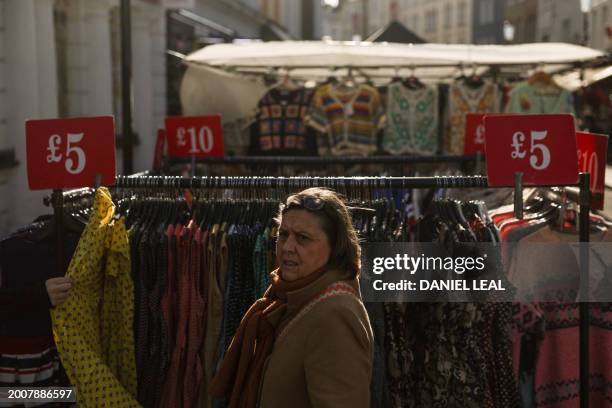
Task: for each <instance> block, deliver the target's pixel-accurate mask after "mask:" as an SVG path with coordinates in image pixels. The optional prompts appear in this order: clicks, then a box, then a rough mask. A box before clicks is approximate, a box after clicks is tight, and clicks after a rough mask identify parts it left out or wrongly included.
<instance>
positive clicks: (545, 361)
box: [509, 224, 612, 408]
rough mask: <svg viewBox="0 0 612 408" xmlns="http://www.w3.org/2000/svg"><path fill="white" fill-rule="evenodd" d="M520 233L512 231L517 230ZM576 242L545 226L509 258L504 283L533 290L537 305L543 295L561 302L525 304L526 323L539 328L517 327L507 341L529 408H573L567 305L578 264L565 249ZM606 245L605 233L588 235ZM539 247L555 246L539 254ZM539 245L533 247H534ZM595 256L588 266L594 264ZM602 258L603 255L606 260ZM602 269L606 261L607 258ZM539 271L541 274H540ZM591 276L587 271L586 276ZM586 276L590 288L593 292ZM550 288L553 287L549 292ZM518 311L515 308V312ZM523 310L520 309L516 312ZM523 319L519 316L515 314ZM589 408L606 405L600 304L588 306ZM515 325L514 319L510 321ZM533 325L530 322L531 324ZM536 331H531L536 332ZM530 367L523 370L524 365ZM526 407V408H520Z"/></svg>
mask: <svg viewBox="0 0 612 408" xmlns="http://www.w3.org/2000/svg"><path fill="white" fill-rule="evenodd" d="M521 228H523V227H522V226H520V225H519V226H518V227H516V229H517V230H520V229H521ZM577 241H578V236H577V235H576V234H571V233H563V232H560V231H557V230H555V229H554V228H553V227H552V226H551V225H549V224H546V225H544V226H540V228H538V229H537V230H536V231H535V232H531V233H528V234H527V235H524V236H522V237H521V239H520V241H519V243H518V244H517V245H516V247H515V249H514V251H513V252H512V255H511V259H510V267H509V278H510V279H511V280H512V281H513V282H520V283H517V285H519V284H520V286H521V287H530V288H534V290H535V291H536V292H535V296H536V298H537V299H543V298H544V297H546V296H547V294H551V295H553V298H555V299H557V298H560V299H566V301H560V302H559V301H557V302H537V303H534V304H528V306H529V309H530V310H528V311H527V313H529V312H532V311H533V310H535V311H537V313H533V312H532V313H531V315H529V318H530V319H534V317H537V320H539V321H541V322H542V323H541V324H537V326H535V327H533V325H531V327H529V326H528V327H527V328H526V329H525V328H523V327H522V326H518V327H517V328H516V330H514V332H515V337H514V338H513V342H514V349H515V355H516V354H518V357H515V370H517V367H516V360H519V367H518V375H519V378H521V379H522V389H523V395H524V396H523V402H524V404H529V403H532V404H533V405H530V406H534V407H561V408H566V407H568V408H569V407H571V408H577V407H578V406H579V358H578V347H577V345H578V344H579V327H578V326H579V321H580V318H579V304H578V303H575V302H568V301H567V299H571V298H572V297H575V295H576V293H578V287H579V277H580V267H579V260H578V258H577V256H576V254H575V252H574V251H573V250H572V248H571V246H570V245H569V243H571V242H577ZM609 241H612V234H610V233H609V232H607V231H606V232H602V233H592V234H591V238H590V242H609ZM542 243H555V244H556V245H554V246H552V245H551V246H547V247H546V253H543V251H542V246H541V245H542ZM538 244H539V245H538ZM596 255H597V254H595V255H594V256H593V258H594V259H593V260H592V261H591V262H592V263H593V264H595V263H596V261H597V259H596ZM606 255H607V254H606ZM607 262H608V263H612V259H610V257H608V259H607ZM543 271H544V272H543ZM591 272H593V270H591ZM593 275H594V273H591V283H590V285H589V286H590V288H591V289H592V290H594V289H596V288H597V283H596V282H594V281H593V278H595V276H593ZM551 282H554V286H551ZM515 307H518V306H515ZM524 308H525V306H522V307H521V309H522V311H523V310H525V309H524ZM519 313H524V312H519ZM589 313H590V342H591V349H590V350H591V351H590V353H589V356H590V362H589V364H590V373H589V375H590V378H591V389H590V393H589V401H590V405H591V406H594V407H599V406H602V407H603V406H608V405H610V403H611V402H612V351H611V348H610V344H612V309H611V308H610V307H609V304H606V303H590V304H589ZM515 320H518V321H519V322H520V319H516V318H515ZM534 320H535V319H534ZM536 329H537V330H536ZM525 332H527V333H525ZM529 360H531V361H533V364H530V365H528V366H526V365H525V362H527V361H529ZM526 406H527V405H526Z"/></svg>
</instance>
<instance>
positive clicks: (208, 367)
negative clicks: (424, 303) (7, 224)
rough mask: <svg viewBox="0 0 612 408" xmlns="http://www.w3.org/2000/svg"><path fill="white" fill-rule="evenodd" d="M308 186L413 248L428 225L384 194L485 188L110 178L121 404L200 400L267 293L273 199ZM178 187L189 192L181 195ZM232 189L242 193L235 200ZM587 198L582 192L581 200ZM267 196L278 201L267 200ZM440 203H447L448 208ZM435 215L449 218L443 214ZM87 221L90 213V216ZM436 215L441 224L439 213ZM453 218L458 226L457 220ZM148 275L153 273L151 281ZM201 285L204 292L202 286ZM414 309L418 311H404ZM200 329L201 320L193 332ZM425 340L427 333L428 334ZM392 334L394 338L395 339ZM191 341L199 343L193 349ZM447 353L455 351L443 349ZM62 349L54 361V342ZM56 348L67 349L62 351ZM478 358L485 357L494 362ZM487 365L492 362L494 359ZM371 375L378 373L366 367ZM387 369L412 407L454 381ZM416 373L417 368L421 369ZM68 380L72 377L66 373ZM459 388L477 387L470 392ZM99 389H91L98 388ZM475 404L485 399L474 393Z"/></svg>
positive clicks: (453, 180) (460, 182) (408, 182)
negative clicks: (119, 268)
mask: <svg viewBox="0 0 612 408" xmlns="http://www.w3.org/2000/svg"><path fill="white" fill-rule="evenodd" d="M585 179H586V180H587V181H586V182H585ZM580 182H581V184H580V187H581V189H582V191H583V196H582V198H583V199H585V198H586V197H587V195H585V194H588V177H585V175H581V178H580ZM585 183H586V184H585ZM309 186H326V187H329V188H333V189H337V190H339V191H341V192H344V193H345V194H346V195H347V196H348V197H351V198H353V199H356V200H357V202H359V203H361V204H363V203H368V204H369V206H370V207H371V208H373V209H374V210H375V214H376V217H375V219H374V218H372V215H371V214H370V213H365V214H357V215H356V216H354V220H355V223H356V227H357V229H358V230H359V231H360V232H361V233H362V235H363V236H364V237H367V239H368V240H371V241H376V240H378V241H380V240H383V241H385V240H386V241H388V240H401V239H406V238H407V237H409V236H412V238H411V239H413V240H419V239H421V240H422V239H428V238H429V239H431V238H432V236H427V234H426V235H423V231H431V228H421V229H420V230H419V228H417V225H419V223H417V222H416V219H415V218H414V217H413V218H411V217H410V216H406V215H407V214H408V213H409V210H408V209H410V208H414V202H412V201H411V200H408V199H406V197H405V196H402V195H401V194H400V195H399V196H398V195H395V196H394V195H390V196H386V197H385V191H387V192H388V191H391V190H399V191H401V192H406V191H409V190H412V189H462V188H473V187H476V188H484V187H487V180H486V178H485V177H481V176H468V177H358V178H350V177H202V178H200V177H198V178H183V177H122V176H119V177H117V180H116V184H115V186H114V188H115V190H114V195H115V196H116V197H115V198H116V205H114V204H112V201H110V197H105V199H104V201H105V202H106V204H105V205H104V206H100V204H98V205H97V206H96V205H95V206H94V210H96V211H101V213H100V214H102V215H100V216H99V217H98V218H97V220H98V221H100V220H102V219H104V220H105V221H104V222H106V223H108V224H107V226H108V227H109V228H111V230H112V231H113V233H112V234H111V236H112V237H115V234H117V231H119V233H120V235H121V234H126V231H127V229H126V228H125V227H129V228H130V230H131V231H132V234H133V235H131V236H130V239H129V244H127V245H129V248H130V249H128V250H126V249H125V248H123V249H121V250H120V251H119V252H121V253H123V254H124V255H123V256H124V259H123V261H124V262H125V261H126V259H130V261H129V264H130V266H131V267H129V268H127V269H128V270H131V276H132V282H133V290H132V292H131V293H132V295H131V296H129V295H127V294H126V293H125V292H122V293H123V296H122V299H123V301H127V303H123V304H122V303H121V302H120V301H119V300H117V302H118V303H114V304H115V307H118V306H117V305H118V304H122V305H123V306H122V307H125V308H127V309H126V310H130V308H129V304H130V303H131V304H132V305H133V309H131V310H132V311H133V312H132V313H133V314H132V315H130V316H133V329H134V330H133V332H132V340H131V341H127V343H126V344H128V345H129V344H134V345H135V346H134V349H135V350H136V352H135V361H134V362H133V367H134V370H133V372H134V376H133V377H131V379H127V378H123V382H121V381H120V383H121V384H123V385H124V387H123V388H122V389H123V390H126V389H127V390H131V392H127V394H125V393H119V395H121V396H122V398H126V400H127V401H132V402H133V403H134V404H136V403H139V404H142V405H144V406H170V405H168V404H170V402H169V401H172V400H174V399H177V400H181V399H182V401H183V402H184V403H185V404H186V406H188V405H189V401H193V400H194V399H195V400H199V401H200V402H202V401H203V402H202V403H206V402H207V398H208V397H207V395H206V393H205V392H203V389H202V388H201V387H198V382H202V381H204V383H206V380H208V379H209V378H211V376H212V373H214V369H215V367H214V364H211V361H215V357H216V361H218V359H219V358H220V356H222V354H223V352H224V349H225V347H227V345H228V342H229V340H230V339H231V335H232V334H233V330H235V328H236V327H237V324H238V323H239V319H240V317H241V315H242V313H243V312H244V310H246V308H248V306H249V304H250V302H252V301H253V300H255V299H256V298H257V297H258V296H259V295H261V293H262V291H263V290H264V289H265V287H266V286H267V281H266V276H267V271H269V270H270V267H271V265H272V259H271V251H272V247H273V239H274V227H273V225H271V224H269V223H268V222H267V221H266V220H270V219H271V218H272V216H273V214H274V212H275V209H276V205H277V204H278V201H279V200H280V198H281V195H284V194H287V193H289V192H291V191H295V190H296V189H301V188H306V187H309ZM185 189H187V190H188V191H189V192H188V193H186V192H185ZM585 189H586V190H585ZM231 191H242V192H243V193H242V194H240V195H238V196H232V194H231ZM585 191H586V192H587V193H584V192H585ZM271 192H276V193H275V194H272V195H271ZM245 194H246V195H245ZM433 195H434V194H433V193H432V196H433ZM275 197H276V198H275ZM582 204H583V205H581V210H580V222H579V226H580V232H581V240H584V241H587V240H588V237H589V229H588V228H589V222H590V220H589V217H588V200H586V201H584V202H583V203H582ZM449 205H450V207H453V206H455V204H449ZM424 207H426V206H424ZM446 207H447V208H448V206H446ZM436 208H444V205H438V207H436ZM464 208H466V214H467V213H469V214H472V215H477V214H480V215H479V218H480V219H481V220H486V214H483V213H482V211H480V212H479V210H478V209H477V208H471V209H469V208H470V206H469V205H466V206H465V207H464ZM111 209H112V210H111ZM397 209H401V210H402V211H400V214H401V216H399V217H398V216H397V212H396V211H395V210H397ZM443 212H444V213H446V214H448V209H447V210H443ZM390 214H395V215H390ZM585 214H586V217H585ZM92 216H94V217H95V213H94V215H92ZM117 217H120V218H117ZM437 219H438V220H439V217H438V218H437ZM445 219H446V221H445V222H447V223H448V222H451V219H449V218H445ZM119 220H123V221H122V222H119ZM474 220H475V218H474ZM90 222H91V220H90ZM452 222H456V219H455V221H452ZM122 223H125V224H123V225H122ZM485 224H486V223H485ZM97 225H100V224H97ZM117 225H118V226H117ZM383 225H384V227H383V228H381V226H383ZM420 225H421V226H423V225H424V224H422V223H421V224H420ZM479 225H480V224H479V223H477V222H476V223H475V224H473V226H469V228H470V230H471V231H473V232H474V231H477V230H478V229H482V228H483V226H482V225H480V226H479ZM474 228H476V229H474ZM585 229H586V231H585ZM109 231H110V230H109ZM430 235H431V234H430ZM126 236H127V235H126ZM126 241H128V239H127V238H125V239H120V240H119V242H126ZM108 242H109V241H107V244H108V245H111V244H112V242H114V240H111V242H110V243H108ZM124 245H125V244H124ZM230 248H231V249H230ZM230 251H231V255H232V256H231V257H230V256H229V254H230ZM128 253H129V254H128ZM198 254H199V255H198ZM581 256H584V257H588V253H584V254H582V253H581ZM125 265H126V266H127V264H125ZM170 265H172V266H170ZM245 265H247V266H246V268H247V269H246V272H245V271H242V272H243V273H240V272H238V271H239V270H241V268H244V267H245ZM221 270H225V271H227V272H228V274H227V275H226V276H223V277H222V275H220V274H219V273H218V272H219V271H221ZM152 271H157V272H156V273H152ZM232 271H233V272H232ZM124 280H125V279H124ZM205 281H207V282H208V285H206V284H205V283H204V282H205ZM211 282H212V283H211ZM178 294H180V296H179V295H178ZM223 299H227V302H223ZM130 300H131V301H130ZM219 300H221V302H220V303H219ZM394 307H396V306H392V307H391V309H389V310H386V311H383V313H386V316H387V319H391V320H390V321H388V322H387V323H385V322H384V318H383V319H382V321H383V327H384V326H385V325H386V326H387V327H392V328H393V327H395V328H396V329H395V331H393V330H391V332H392V335H391V337H389V336H385V335H384V334H383V335H382V336H379V337H378V338H379V339H385V340H384V341H385V342H388V344H383V345H382V347H384V346H385V345H386V346H387V350H391V353H394V354H393V355H395V356H396V358H395V359H391V361H395V362H396V363H398V364H400V365H401V363H400V361H403V360H402V359H400V358H398V357H401V358H404V357H405V356H406V354H405V352H406V350H405V348H403V347H405V344H406V342H405V341H406V339H405V337H402V336H405V335H406V333H405V332H402V330H399V328H400V327H403V323H402V316H406V310H393V308H394ZM440 307H441V306H440ZM368 308H369V310H370V311H371V313H372V314H371V316H375V315H376V314H377V313H378V314H379V318H373V319H372V320H373V324H375V322H378V323H379V329H380V322H381V319H380V312H381V311H380V309H378V310H376V307H372V305H369V306H368ZM434 309H435V310H434ZM411 312H413V313H414V312H418V311H415V310H411ZM421 312H425V311H424V310H421ZM428 312H429V313H430V315H431V316H436V315H439V314H440V313H445V312H449V313H451V314H452V313H455V314H457V313H466V310H460V309H456V310H455V309H453V308H452V307H451V308H449V309H448V310H442V309H436V308H435V307H433V308H432V309H431V310H429V311H428ZM472 312H474V310H472ZM480 312H483V313H485V315H486V313H489V315H487V316H498V317H499V316H504V317H505V318H506V319H507V318H508V311H507V310H503V308H501V307H499V308H492V309H487V310H486V311H485V310H482V311H480ZM588 312H589V311H588V309H584V310H583V308H582V307H581V316H580V317H581V320H580V321H581V325H582V322H583V321H584V320H586V321H587V322H588ZM397 319H399V320H397ZM201 322H206V323H205V325H204V326H202V325H201V324H200V323H201ZM126 324H127V323H126V322H123V326H124V327H127V326H126ZM424 327H427V326H424ZM431 327H435V326H431ZM587 328H588V323H587ZM416 329H418V327H417V328H416ZM383 330H384V329H383ZM397 330H399V332H398V331H397ZM128 331H129V330H127V329H125V330H123V335H124V336H129V334H128V333H127V332H128ZM107 333H110V332H107ZM431 335H432V336H433V335H434V334H433V332H432V333H431ZM109 336H110V339H104V342H105V343H107V344H106V345H103V346H104V347H110V345H111V344H113V342H114V341H115V342H116V340H111V339H112V338H113V334H112V333H110V334H109ZM393 336H396V340H393V338H394V337H393ZM398 336H399V337H398ZM397 338H399V339H400V340H399V343H398V340H397ZM433 339H434V338H432V341H433ZM585 339H588V330H587V331H586V332H585V331H584V330H583V328H582V327H581V334H580V351H581V356H584V355H587V356H588V343H587V342H586V341H585ZM124 340H125V339H124ZM98 341H102V339H98ZM381 341H382V340H381ZM60 344H61V342H60ZM194 344H195V345H200V346H199V347H194ZM408 344H409V343H408ZM446 346H450V347H454V346H453V345H448V344H447V345H446ZM59 347H60V353H61V346H59ZM397 347H399V348H397ZM65 352H67V353H70V351H66V350H65ZM411 352H412V353H417V355H418V353H419V351H418V350H416V349H413V350H411ZM585 353H586V354H585ZM109 355H110V354H109ZM211 356H214V357H211ZM487 356H488V357H491V358H493V357H494V356H493V355H492V354H490V355H487ZM485 357H486V356H484V355H483V356H482V358H483V359H482V360H481V362H484V361H486V360H487V358H485ZM376 360H377V361H378V362H379V363H380V361H381V356H380V355H379V357H378V359H376ZM417 360H418V359H417ZM419 361H422V360H419ZM441 361H442V360H441ZM491 361H494V358H493V360H491ZM583 363H584V364H588V360H585V359H584V358H581V380H582V376H583V375H585V371H584V367H583ZM500 364H501V365H500V367H503V366H504V364H506V365H507V364H508V360H506V361H505V362H502V363H500ZM103 365H104V364H103ZM121 367H125V365H121V364H119V363H118V362H117V361H115V362H114V366H111V372H114V373H119V372H120V371H121ZM399 367H400V368H401V366H399ZM418 367H419V366H418V364H417V365H413V366H412V368H411V369H413V370H414V369H418ZM404 368H405V367H404ZM71 369H72V370H77V371H76V372H78V370H80V369H84V368H83V367H78V366H73V367H71ZM376 369H377V368H376V367H375V371H376ZM378 369H380V367H379V368H378ZM387 369H388V370H391V371H393V370H395V371H393V372H394V373H395V376H392V377H391V381H392V382H393V381H395V382H394V383H393V384H390V385H389V384H387V389H392V390H394V392H395V395H396V398H397V396H398V395H407V393H408V395H410V394H409V393H410V392H412V393H414V392H417V391H415V390H417V389H422V390H424V391H423V392H421V391H418V395H417V394H413V395H417V396H418V398H419V401H421V402H423V403H427V402H426V401H428V400H427V398H432V397H431V395H434V394H436V393H439V392H443V391H444V390H445V389H446V390H447V391H448V390H450V389H452V386H451V383H452V381H451V380H450V379H448V377H446V378H447V379H448V381H450V382H447V384H446V386H445V387H446V388H444V387H442V389H431V388H428V387H427V386H426V385H427V384H426V383H423V384H421V386H419V387H417V388H412V389H406V381H405V380H401V378H403V377H402V374H401V373H402V371H401V370H400V371H397V369H398V366H394V367H388V368H387ZM420 369H425V367H423V366H421V367H420ZM465 369H466V370H472V371H470V372H472V373H473V372H474V371H473V370H474V366H472V367H470V366H469V365H468V366H465ZM491 369H493V368H491ZM398 373H399V376H398ZM586 373H588V365H587V367H586ZM69 374H70V373H69ZM380 374H381V373H380V372H378V374H377V373H376V372H375V373H374V378H375V379H376V378H379V379H380V378H385V375H384V373H383V375H382V376H381V375H380ZM439 374H444V372H441V373H439ZM73 375H77V376H78V375H79V374H75V372H73ZM183 376H184V377H185V378H189V381H186V382H185V383H181V382H180V381H178V379H179V378H182V377H183ZM116 378H120V375H119V374H117V375H116ZM410 378H412V377H410ZM393 379H395V380H393ZM506 380H507V382H506V383H497V386H499V387H502V388H503V389H506V390H508V389H510V388H511V387H510V386H509V384H510V382H511V381H510V380H509V379H508V378H506ZM135 381H136V383H135V385H134V382H135ZM587 381H588V380H587ZM587 381H584V382H582V381H581V387H583V386H587V387H588V382H587ZM77 383H78V381H77ZM125 384H128V385H129V386H126V385H125ZM503 384H505V385H503ZM585 384H586V385H585ZM479 385H481V384H475V383H474V384H472V386H474V387H477V386H479ZM113 387H115V388H113ZM113 387H111V389H114V390H117V387H118V385H117V383H116V382H114V383H113ZM376 387H377V385H375V384H373V389H376ZM394 387H395V388H394ZM449 387H450V388H449ZM466 389H470V390H473V389H474V388H472V387H471V386H470V387H467V388H466ZM587 389H588V388H587ZM488 390H489V392H488V394H487V396H486V398H491V395H494V394H495V392H494V387H489V388H488ZM464 391H465V389H464ZM96 392H100V390H99V389H97V390H96ZM432 393H433V394H432ZM85 395H87V394H86V393H85ZM377 395H378V394H377ZM504 395H505V394H504ZM587 395H588V393H587ZM464 397H465V395H464ZM465 398H467V397H465ZM478 398H485V396H482V395H481V396H479V397H478ZM581 398H582V397H581ZM399 401H400V402H398V404H400V405H402V404H403V402H401V401H403V400H399ZM508 401H512V399H508V400H504V401H502V402H500V404H502V405H496V406H506V405H504V404H507V403H509V402H508Z"/></svg>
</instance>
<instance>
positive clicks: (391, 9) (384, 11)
mask: <svg viewBox="0 0 612 408" xmlns="http://www.w3.org/2000/svg"><path fill="white" fill-rule="evenodd" d="M473 4H474V2H473V0H434V1H425V0H376V1H374V0H354V1H350V0H344V1H341V2H340V3H339V5H338V7H336V8H330V7H327V8H326V14H327V16H328V21H329V30H328V32H327V33H326V34H327V35H330V36H331V37H332V38H333V39H335V40H351V39H352V38H353V37H354V36H355V35H359V36H361V38H365V37H367V36H368V35H370V34H371V33H373V32H374V31H376V30H378V29H379V28H381V27H385V26H386V25H387V24H389V23H390V22H392V21H399V22H400V23H402V24H403V25H405V26H406V27H407V28H408V29H409V30H411V31H413V32H414V33H415V34H417V35H418V36H419V37H421V38H423V39H425V40H426V41H427V42H438V43H463V44H467V43H471V42H472V20H473V11H472V10H473ZM366 10H367V12H366Z"/></svg>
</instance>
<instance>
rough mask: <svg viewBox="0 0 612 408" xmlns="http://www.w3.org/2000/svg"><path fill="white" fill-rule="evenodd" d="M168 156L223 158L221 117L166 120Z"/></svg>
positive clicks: (182, 117)
mask: <svg viewBox="0 0 612 408" xmlns="http://www.w3.org/2000/svg"><path fill="white" fill-rule="evenodd" d="M166 135H167V137H168V155H170V156H173V157H192V156H195V157H218V156H223V154H224V150H223V131H222V128H221V115H209V116H192V117H187V116H171V117H167V118H166Z"/></svg>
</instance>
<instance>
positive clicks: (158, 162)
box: [153, 129, 166, 173]
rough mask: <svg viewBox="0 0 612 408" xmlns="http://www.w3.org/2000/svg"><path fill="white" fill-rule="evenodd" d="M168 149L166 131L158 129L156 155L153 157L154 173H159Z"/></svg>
mask: <svg viewBox="0 0 612 408" xmlns="http://www.w3.org/2000/svg"><path fill="white" fill-rule="evenodd" d="M165 147H166V130H165V129H157V140H156V141H155V153H154V155H153V172H155V173H159V172H160V171H161V168H162V161H163V160H164V150H165Z"/></svg>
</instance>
